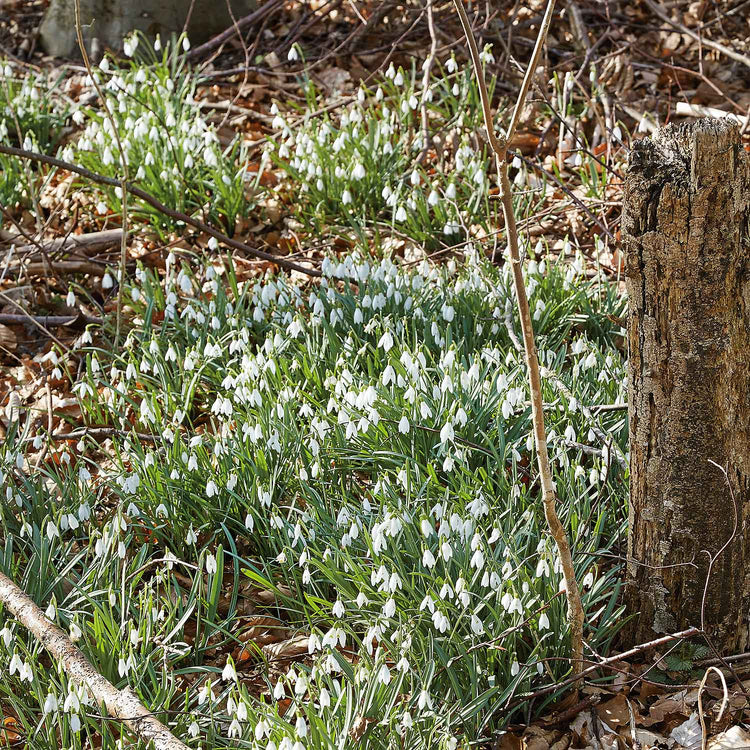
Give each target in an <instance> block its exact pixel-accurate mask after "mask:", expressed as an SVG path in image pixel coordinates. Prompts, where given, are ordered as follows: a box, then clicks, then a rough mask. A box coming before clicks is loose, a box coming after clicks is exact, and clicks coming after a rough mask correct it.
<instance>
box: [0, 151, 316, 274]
mask: <svg viewBox="0 0 750 750" xmlns="http://www.w3.org/2000/svg"><path fill="white" fill-rule="evenodd" d="M0 154H8V155H9V156H18V157H20V158H21V159H30V160H31V161H36V162H39V163H40V164H49V165H50V166H52V167H58V168H59V169H66V170H68V171H69V172H75V173H76V174H79V175H81V177H85V178H86V179H87V180H91V181H92V182H96V183H98V184H99V185H109V186H110V187H120V184H121V183H120V181H119V180H115V179H113V178H111V177H105V176H104V175H101V174H98V173H97V172H92V171H91V170H90V169H86V168H85V167H79V166H78V165H76V164H71V163H70V162H67V161H62V159H55V158H54V157H52V156H47V155H46V154H38V153H36V152H34V151H27V150H26V149H22V148H15V147H14V146H6V145H5V144H3V143H0ZM125 189H126V190H127V191H128V192H129V193H130V194H131V195H134V196H135V197H136V198H140V199H141V200H142V201H143V202H144V203H148V205H149V206H151V207H152V208H155V209H156V210H157V211H159V213H162V214H164V215H165V216H169V217H170V218H171V219H175V220H176V221H182V222H184V223H185V224H188V225H189V226H191V227H193V228H194V229H197V230H199V231H201V232H205V233H206V234H208V235H209V236H211V237H215V238H216V239H217V240H219V242H222V243H223V244H225V245H227V246H229V247H232V248H234V249H235V250H241V251H242V252H245V253H247V254H248V255H252V256H254V257H256V258H260V259H261V260H265V261H268V262H269V263H275V264H276V265H278V266H281V267H282V268H286V269H287V270H289V271H297V272H299V273H303V274H306V275H307V276H321V275H322V274H321V272H320V271H319V270H318V269H316V268H305V267H304V266H300V265H298V264H297V263H293V262H292V261H289V260H286V259H284V258H279V257H277V256H275V255H271V254H270V253H265V252H263V251H262V250H258V249H256V248H254V247H250V246H249V245H246V244H245V243H244V242H239V241H238V240H235V239H232V238H231V237H228V236H227V235H226V234H224V233H223V232H220V231H219V230H218V229H214V228H213V227H212V226H210V225H208V224H204V223H203V222H202V221H200V220H199V219H196V218H194V217H192V216H188V215H187V214H184V213H182V211H176V210H174V209H173V208H169V207H167V206H165V205H164V204H163V203H162V202H161V201H159V200H157V199H156V198H154V196H153V195H151V194H150V193H147V192H146V191H145V190H141V189H140V188H138V187H136V186H135V185H133V184H132V183H131V182H128V183H127V184H126V186H125Z"/></svg>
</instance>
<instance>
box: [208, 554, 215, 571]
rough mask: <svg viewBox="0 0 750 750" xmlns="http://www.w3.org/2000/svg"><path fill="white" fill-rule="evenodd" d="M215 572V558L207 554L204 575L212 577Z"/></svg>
mask: <svg viewBox="0 0 750 750" xmlns="http://www.w3.org/2000/svg"><path fill="white" fill-rule="evenodd" d="M215 572H216V558H215V557H214V556H213V555H212V554H211V553H210V552H209V553H208V554H207V555H206V573H208V574H209V575H213V574H214V573H215Z"/></svg>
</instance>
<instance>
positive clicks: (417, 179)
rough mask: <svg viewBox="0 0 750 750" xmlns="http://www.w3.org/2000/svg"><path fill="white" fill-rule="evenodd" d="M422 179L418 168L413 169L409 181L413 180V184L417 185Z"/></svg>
mask: <svg viewBox="0 0 750 750" xmlns="http://www.w3.org/2000/svg"><path fill="white" fill-rule="evenodd" d="M421 181H422V178H421V176H420V174H419V172H418V171H417V170H416V169H414V170H412V173H411V176H410V177H409V182H411V184H412V185H413V186H414V187H416V186H417V185H419V183H420V182H421Z"/></svg>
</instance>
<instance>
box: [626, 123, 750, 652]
mask: <svg viewBox="0 0 750 750" xmlns="http://www.w3.org/2000/svg"><path fill="white" fill-rule="evenodd" d="M749 221H750V154H747V153H746V152H745V151H744V149H743V148H742V145H741V138H740V133H739V128H738V126H737V125H736V124H734V123H733V122H731V121H729V120H712V119H704V120H699V121H697V122H694V123H690V124H686V125H680V126H678V127H674V126H668V127H666V128H663V129H661V130H659V131H658V132H657V133H656V134H655V135H654V137H653V138H652V139H647V140H641V141H639V142H637V143H635V144H634V145H633V150H632V153H631V156H630V163H629V166H628V172H627V178H626V184H625V204H624V210H623V219H622V237H623V243H624V246H625V253H626V277H627V289H628V295H629V304H630V317H629V323H628V346H629V351H630V383H629V386H630V397H629V419H630V529H629V538H628V569H627V580H628V586H627V593H626V600H627V606H628V614H636V613H638V616H637V617H636V618H635V619H634V621H633V622H632V624H631V626H630V631H629V633H628V637H629V639H630V640H631V641H632V642H634V643H638V642H641V641H645V640H649V639H651V638H653V637H654V636H655V634H663V633H669V632H673V631H678V630H682V629H685V628H688V627H690V626H701V624H702V623H704V624H705V627H706V630H707V631H708V632H710V634H711V637H712V639H713V641H714V643H715V645H716V646H717V648H718V649H719V650H720V651H722V652H724V653H729V652H738V651H744V650H747V649H748V647H750V637H749V629H748V619H749V618H750V523H748V520H749V519H748V516H750V258H748V251H749V250H750V243H749V242H748V228H749V224H748V222H749ZM712 461H713V462H715V464H718V465H719V466H721V467H723V468H724V469H725V470H726V472H727V476H725V475H724V473H723V472H722V470H721V469H720V468H717V466H715V465H714V464H712V463H711V462H712ZM727 480H728V481H727ZM730 540H731V541H730ZM712 561H713V562H712Z"/></svg>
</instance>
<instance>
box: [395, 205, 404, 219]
mask: <svg viewBox="0 0 750 750" xmlns="http://www.w3.org/2000/svg"><path fill="white" fill-rule="evenodd" d="M395 219H396V221H406V210H405V209H404V207H403V206H399V207H398V209H397V210H396V216H395Z"/></svg>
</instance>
